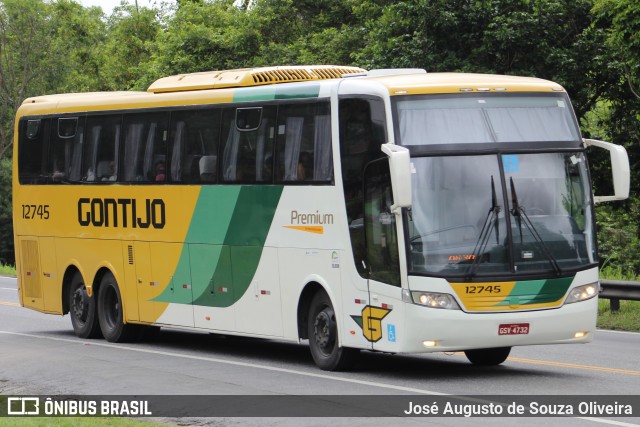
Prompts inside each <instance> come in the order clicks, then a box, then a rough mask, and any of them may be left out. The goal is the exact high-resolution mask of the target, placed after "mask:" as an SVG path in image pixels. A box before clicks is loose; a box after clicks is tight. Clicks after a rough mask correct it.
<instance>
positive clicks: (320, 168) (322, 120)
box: [313, 115, 333, 181]
mask: <svg viewBox="0 0 640 427" xmlns="http://www.w3.org/2000/svg"><path fill="white" fill-rule="evenodd" d="M313 152H314V159H313V180H314V181H329V180H331V173H332V172H333V171H332V169H333V168H332V167H331V165H332V162H331V117H330V116H328V115H325V116H316V128H315V134H314V137H313Z"/></svg>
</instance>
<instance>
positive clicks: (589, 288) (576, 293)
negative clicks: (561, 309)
mask: <svg viewBox="0 0 640 427" xmlns="http://www.w3.org/2000/svg"><path fill="white" fill-rule="evenodd" d="M599 291H600V284H599V283H598V282H596V283H589V284H588V285H582V286H577V287H575V288H573V289H571V290H570V291H569V296H568V297H567V300H566V301H565V302H564V303H565V304H571V303H573V302H580V301H586V300H588V299H591V298H593V297H595V296H596V295H598V292H599Z"/></svg>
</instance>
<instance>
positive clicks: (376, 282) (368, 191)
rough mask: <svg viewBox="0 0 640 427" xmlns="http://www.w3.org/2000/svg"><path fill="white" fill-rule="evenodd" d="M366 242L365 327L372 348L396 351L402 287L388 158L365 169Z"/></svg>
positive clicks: (401, 304)
mask: <svg viewBox="0 0 640 427" xmlns="http://www.w3.org/2000/svg"><path fill="white" fill-rule="evenodd" d="M364 181H365V194H364V197H365V199H364V211H365V212H364V213H365V242H366V264H367V270H368V287H369V299H370V302H369V306H368V312H366V313H364V315H363V331H364V333H365V337H366V338H367V339H368V340H369V341H371V343H372V348H373V349H374V350H380V351H397V348H398V340H399V338H400V334H401V333H402V331H401V330H400V327H401V325H402V318H403V316H402V308H403V306H404V305H403V303H402V288H401V286H400V257H399V247H398V230H397V224H396V216H395V214H393V213H392V212H391V206H392V205H393V194H392V191H391V175H390V172H389V162H388V160H387V159H386V158H383V159H379V160H376V161H373V162H371V163H370V164H369V165H367V167H366V169H365V180H364Z"/></svg>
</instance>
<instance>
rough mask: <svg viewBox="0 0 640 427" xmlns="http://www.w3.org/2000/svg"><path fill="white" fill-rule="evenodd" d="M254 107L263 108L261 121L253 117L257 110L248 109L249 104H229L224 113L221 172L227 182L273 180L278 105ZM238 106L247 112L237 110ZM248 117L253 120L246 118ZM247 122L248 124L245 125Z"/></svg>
mask: <svg viewBox="0 0 640 427" xmlns="http://www.w3.org/2000/svg"><path fill="white" fill-rule="evenodd" d="M254 109H255V110H258V109H259V110H261V114H260V122H259V123H258V122H257V121H256V120H254V118H255V117H257V113H255V112H253V113H254V114H251V113H252V112H248V110H250V109H249V108H243V109H233V108H229V109H226V110H225V111H224V113H223V119H222V123H223V129H222V139H221V140H222V142H223V144H224V147H223V149H222V151H221V153H222V165H221V167H222V171H221V173H222V180H223V181H225V182H230V183H231V182H243V183H257V182H260V183H270V182H271V181H272V170H273V140H274V136H275V135H274V133H275V131H274V123H275V113H276V108H275V107H272V106H266V107H256V108H254ZM239 110H244V112H243V113H242V114H237V111H239ZM239 118H241V119H242V120H239ZM245 119H246V120H245ZM249 119H251V120H250V122H249V121H247V120H249ZM245 123H246V127H244V128H243V127H242V125H243V124H245Z"/></svg>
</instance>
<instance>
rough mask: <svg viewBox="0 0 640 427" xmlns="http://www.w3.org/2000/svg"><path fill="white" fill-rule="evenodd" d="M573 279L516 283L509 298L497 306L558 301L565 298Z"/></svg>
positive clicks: (572, 277)
mask: <svg viewBox="0 0 640 427" xmlns="http://www.w3.org/2000/svg"><path fill="white" fill-rule="evenodd" d="M573 279H574V276H571V277H562V278H559V279H545V280H526V281H521V282H516V284H515V286H514V287H513V290H512V291H511V293H510V294H509V296H507V297H506V298H505V299H504V300H502V301H501V302H500V303H498V304H496V305H497V306H505V305H531V304H544V303H550V302H554V301H558V300H559V299H561V298H562V297H564V295H565V294H566V292H567V289H569V286H571V283H572V282H573Z"/></svg>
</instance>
